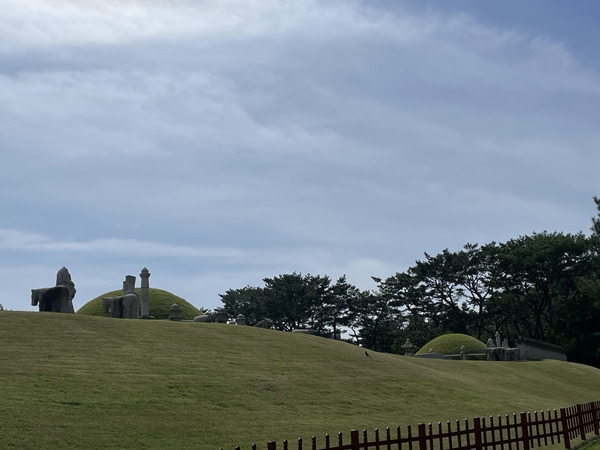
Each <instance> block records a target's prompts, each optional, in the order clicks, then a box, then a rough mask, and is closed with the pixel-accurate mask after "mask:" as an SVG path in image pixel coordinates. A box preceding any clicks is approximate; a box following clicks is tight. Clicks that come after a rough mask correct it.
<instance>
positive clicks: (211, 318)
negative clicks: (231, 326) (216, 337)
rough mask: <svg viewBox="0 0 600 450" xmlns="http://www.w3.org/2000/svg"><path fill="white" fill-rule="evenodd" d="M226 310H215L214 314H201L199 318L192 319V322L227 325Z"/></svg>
mask: <svg viewBox="0 0 600 450" xmlns="http://www.w3.org/2000/svg"><path fill="white" fill-rule="evenodd" d="M227 317H228V315H227V310H226V309H225V308H215V312H213V313H211V312H209V313H208V314H202V315H201V316H196V317H194V320H193V321H194V322H217V323H227Z"/></svg>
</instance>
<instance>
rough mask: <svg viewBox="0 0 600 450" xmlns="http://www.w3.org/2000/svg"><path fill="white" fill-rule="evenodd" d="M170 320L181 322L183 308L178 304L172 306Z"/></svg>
mask: <svg viewBox="0 0 600 450" xmlns="http://www.w3.org/2000/svg"><path fill="white" fill-rule="evenodd" d="M169 320H176V321H179V322H180V321H181V306H179V305H178V304H177V303H173V304H172V305H171V310H170V311H169Z"/></svg>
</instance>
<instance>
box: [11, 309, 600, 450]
mask: <svg viewBox="0 0 600 450" xmlns="http://www.w3.org/2000/svg"><path fill="white" fill-rule="evenodd" d="M370 354H371V356H372V358H367V357H365V355H364V351H363V350H362V349H360V348H358V347H356V346H353V345H351V344H347V343H344V342H339V341H334V340H328V339H323V338H319V337H315V336H309V335H304V334H296V333H284V332H278V331H273V330H265V329H259V328H254V327H240V326H235V325H224V324H209V323H192V322H170V321H164V320H161V321H159V320H154V321H153V320H123V319H109V318H103V317H93V316H81V315H69V314H55V313H31V312H0V392H1V397H0V398H1V399H2V407H1V408H0V448H19V449H21V448H199V449H218V448H220V447H223V448H225V449H233V448H234V447H235V446H236V445H241V446H242V448H243V449H249V448H250V445H251V444H252V443H253V442H256V443H257V444H259V448H263V449H264V448H266V445H265V444H266V442H267V441H269V440H276V441H277V442H282V441H283V439H288V440H290V442H295V440H296V439H297V438H298V437H303V438H305V439H309V437H310V436H311V435H316V436H317V437H318V438H319V439H320V440H322V438H323V436H324V435H325V434H326V433H331V434H336V433H337V432H338V431H343V432H348V431H349V430H351V429H353V428H358V429H363V428H366V429H368V430H373V429H374V428H377V427H379V428H380V429H381V428H385V427H386V426H390V427H395V426H397V425H401V426H403V427H404V426H406V425H416V424H417V423H419V422H437V421H447V420H456V419H464V418H472V417H475V416H488V415H497V414H512V413H516V412H520V411H534V410H538V411H539V410H547V409H554V408H560V407H562V406H570V405H573V404H576V403H582V402H589V401H593V400H598V399H599V398H600V370H598V369H595V368H592V367H588V366H583V365H578V364H572V363H564V362H559V361H539V362H486V361H447V360H428V359H419V358H411V357H403V356H397V355H390V354H382V353H376V352H370Z"/></svg>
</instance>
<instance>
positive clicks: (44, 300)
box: [31, 267, 76, 314]
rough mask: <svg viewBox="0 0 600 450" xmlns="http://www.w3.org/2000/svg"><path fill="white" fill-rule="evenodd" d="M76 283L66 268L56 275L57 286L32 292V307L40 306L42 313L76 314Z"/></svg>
mask: <svg viewBox="0 0 600 450" xmlns="http://www.w3.org/2000/svg"><path fill="white" fill-rule="evenodd" d="M75 292H76V290H75V283H73V281H72V280H71V274H70V273H69V270H68V269H67V268H66V267H62V268H61V269H60V270H59V271H58V273H57V274H56V286H55V287H51V288H41V289H32V290H31V306H39V308H40V311H52V312H61V313H69V314H74V313H75V310H74V309H73V297H75Z"/></svg>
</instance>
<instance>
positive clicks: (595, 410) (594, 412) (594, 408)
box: [590, 402, 600, 435]
mask: <svg viewBox="0 0 600 450" xmlns="http://www.w3.org/2000/svg"><path fill="white" fill-rule="evenodd" d="M590 406H591V409H592V420H593V421H594V434H596V435H598V434H599V433H600V430H599V429H598V420H599V418H598V408H597V406H598V403H597V402H591V403H590Z"/></svg>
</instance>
